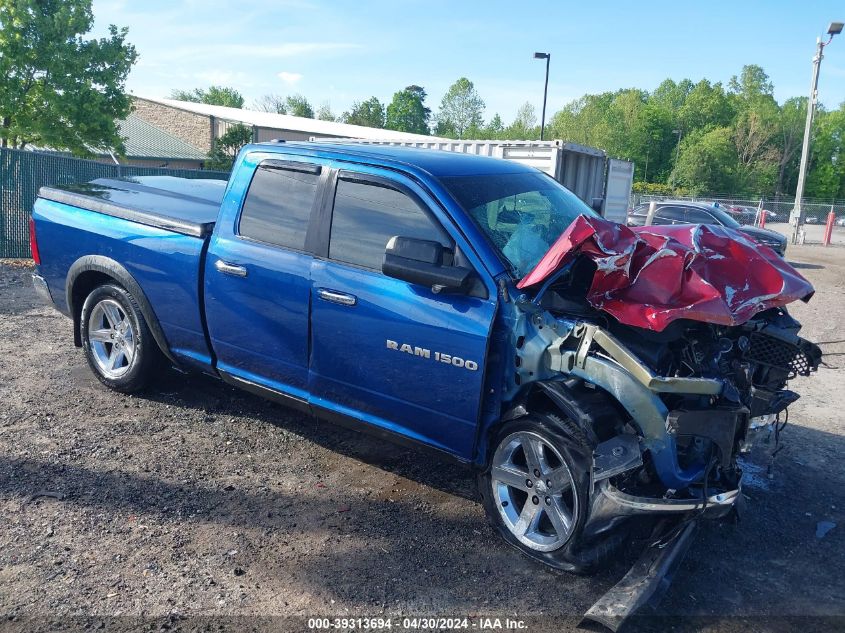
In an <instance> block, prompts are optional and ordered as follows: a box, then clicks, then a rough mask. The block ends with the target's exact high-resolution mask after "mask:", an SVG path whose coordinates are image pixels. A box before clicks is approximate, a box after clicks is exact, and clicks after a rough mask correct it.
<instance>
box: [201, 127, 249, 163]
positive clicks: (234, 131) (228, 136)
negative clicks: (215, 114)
mask: <svg viewBox="0 0 845 633" xmlns="http://www.w3.org/2000/svg"><path fill="white" fill-rule="evenodd" d="M251 142H252V128H251V127H249V126H247V125H240V124H237V125H230V126H229V129H227V130H226V132H224V133H223V134H222V135H221V136H219V137H218V138H216V139H214V145H213V147H212V148H211V151H210V152H209V153H208V160H207V161H205V167H206V169H215V170H220V171H227V170H229V169H232V164H233V163H234V161H235V157H236V156H237V155H238V152H239V151H240V150H241V148H242V147H243V146H244V145H246V144H247V143H251Z"/></svg>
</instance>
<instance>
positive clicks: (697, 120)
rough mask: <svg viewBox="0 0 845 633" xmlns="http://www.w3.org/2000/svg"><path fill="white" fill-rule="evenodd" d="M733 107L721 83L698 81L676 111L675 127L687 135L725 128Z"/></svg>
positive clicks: (729, 122)
mask: <svg viewBox="0 0 845 633" xmlns="http://www.w3.org/2000/svg"><path fill="white" fill-rule="evenodd" d="M734 115H735V111H734V107H733V105H732V104H731V101H730V99H729V98H728V95H727V94H726V93H725V90H724V88H722V84H721V83H715V84H711V83H710V82H709V81H707V80H706V79H702V80H701V81H699V82H698V83H697V84H695V86H693V87H692V89H691V90H690V91H689V93H688V94H687V96H686V99H684V102H683V104H682V105H681V107H680V108H678V110H677V125H678V126H679V127H680V129H682V130H683V131H684V133H685V134H689V133H691V132H692V131H694V130H705V129H709V128H714V127H725V126H729V125H730V124H731V121H732V120H733V118H734Z"/></svg>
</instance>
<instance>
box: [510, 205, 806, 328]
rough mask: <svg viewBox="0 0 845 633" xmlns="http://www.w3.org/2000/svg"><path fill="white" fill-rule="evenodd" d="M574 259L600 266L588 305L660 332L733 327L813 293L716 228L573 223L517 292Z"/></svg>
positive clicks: (764, 253) (766, 255) (782, 267)
mask: <svg viewBox="0 0 845 633" xmlns="http://www.w3.org/2000/svg"><path fill="white" fill-rule="evenodd" d="M578 255H586V256H587V257H589V258H590V259H592V260H593V261H594V262H595V263H596V265H597V266H598V270H597V271H596V273H595V275H594V276H593V283H592V286H591V287H590V290H589V292H588V293H587V300H588V301H589V302H590V305H592V306H593V307H594V308H597V309H599V310H604V311H605V312H607V313H609V314H610V315H612V316H613V317H615V318H616V319H617V320H618V321H620V322H621V323H625V324H627V325H633V326H636V327H641V328H645V329H648V330H654V331H656V332H660V331H661V330H663V329H665V328H666V326H668V325H669V324H670V323H671V322H672V321H674V320H675V319H694V320H696V321H705V322H708V323H717V324H720V325H739V324H740V323H744V322H745V321H747V320H748V319H750V318H751V317H752V316H754V315H755V314H756V313H758V312H760V311H762V310H767V309H768V308H772V307H775V306H782V305H785V304H787V303H791V302H792V301H795V300H796V299H803V300H804V301H807V300H809V298H810V297H811V296H812V295H813V292H814V290H813V286H812V285H811V284H810V282H808V281H807V280H806V279H804V277H802V276H801V274H800V273H799V272H798V271H796V270H795V269H794V268H793V267H792V266H790V265H789V264H787V263H786V262H785V261H784V260H783V259H781V258H780V257H778V255H777V254H776V253H775V252H774V251H773V250H771V249H770V248H768V247H767V246H762V245H760V244H756V243H754V242H752V241H750V240H749V239H748V238H747V237H745V236H744V235H742V234H741V233H739V232H737V231H734V230H732V229H728V228H725V227H722V226H713V225H702V224H680V225H673V226H642V227H633V228H629V227H627V226H624V225H621V224H615V223H613V222H608V221H607V220H604V219H602V218H595V217H587V216H584V215H582V216H579V217H578V218H576V219H575V221H574V222H572V224H570V225H569V227H568V228H567V229H566V231H564V233H563V234H562V235H561V236H560V237H559V238H558V240H557V241H556V242H555V243H554V244H553V245H552V247H551V248H550V249H549V250H548V252H547V253H546V254H545V255H544V256H543V259H541V260H540V263H538V264H537V265H536V266H535V267H534V269H533V270H532V271H531V272H530V273H528V275H526V276H525V277H523V279H522V280H521V281H520V282H519V284H517V287H518V288H527V287H529V286H534V285H536V284H538V283H541V282H542V281H544V280H545V279H547V278H548V277H549V276H550V275H552V274H554V273H555V272H556V271H558V270H560V269H561V268H562V267H563V266H564V265H566V264H567V263H568V262H570V261H572V260H573V259H574V258H575V257H576V256H578Z"/></svg>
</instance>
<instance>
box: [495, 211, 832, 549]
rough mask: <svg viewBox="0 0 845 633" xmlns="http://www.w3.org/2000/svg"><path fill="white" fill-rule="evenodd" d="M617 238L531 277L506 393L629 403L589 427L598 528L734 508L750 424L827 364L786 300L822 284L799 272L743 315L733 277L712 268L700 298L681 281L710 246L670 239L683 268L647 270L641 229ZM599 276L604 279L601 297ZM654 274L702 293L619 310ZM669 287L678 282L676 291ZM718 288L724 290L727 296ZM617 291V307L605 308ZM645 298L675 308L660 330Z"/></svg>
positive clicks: (590, 521) (575, 251) (592, 516)
mask: <svg viewBox="0 0 845 633" xmlns="http://www.w3.org/2000/svg"><path fill="white" fill-rule="evenodd" d="M574 224H575V223H574ZM593 224H596V222H595V221H594V220H593ZM571 228H574V229H576V230H577V227H574V226H573V227H571ZM592 228H593V229H595V227H592ZM613 230H614V231H616V229H613ZM687 230H688V229H687ZM567 233H569V231H568V232H567ZM654 235H656V234H654ZM565 237H566V234H565V235H564V236H563V237H562V238H561V240H564V238H565ZM602 237H604V241H602ZM609 237H610V236H608V235H607V234H606V235H604V236H601V235H599V236H597V237H595V236H594V241H593V244H598V246H597V247H596V248H595V249H594V251H592V252H591V250H590V249H589V248H583V243H584V242H583V241H582V242H581V243H580V246H575V247H573V246H572V244H571V243H569V244H567V249H568V250H567V252H565V253H563V255H562V256H561V253H558V254H557V255H558V257H557V261H556V262H555V263H554V265H552V266H547V270H546V271H545V273H544V274H543V275H535V276H534V278H533V281H532V284H533V287H532V284H520V287H523V288H525V287H526V286H528V287H529V288H530V290H529V292H526V293H525V294H523V295H521V296H520V297H519V298H518V299H517V300H516V301H515V306H514V307H515V308H516V316H515V318H514V321H513V322H514V327H513V336H514V339H513V342H514V347H515V355H514V364H513V367H512V369H511V371H512V375H511V376H510V377H509V378H508V380H509V383H510V385H511V387H510V389H509V391H510V393H509V394H507V395H508V396H510V397H512V398H514V399H517V400H518V394H520V393H525V392H526V388H527V386H528V385H531V384H532V383H538V384H542V385H543V388H544V389H545V390H546V391H548V392H551V393H552V394H553V395H554V392H557V395H558V397H560V398H561V399H565V398H567V397H569V396H568V395H567V394H571V393H573V392H575V391H577V390H579V389H581V390H583V389H592V390H596V391H599V392H601V393H603V394H605V395H606V396H607V398H608V399H609V401H611V402H612V403H613V406H614V407H615V408H616V410H617V411H618V416H617V417H616V419H615V420H613V421H612V422H605V423H603V424H601V425H598V427H597V428H591V429H589V431H590V433H591V436H592V437H593V439H594V451H593V455H592V468H591V473H590V500H589V512H588V515H587V518H586V524H585V536H587V537H588V538H591V537H599V536H600V535H602V534H605V533H607V532H609V531H611V530H612V529H613V528H614V527H616V526H617V525H619V524H621V523H624V522H625V521H626V520H628V519H629V518H631V517H634V516H637V515H676V516H679V517H683V516H689V515H692V514H696V515H701V516H708V517H719V516H724V515H726V514H728V513H729V512H730V511H731V510H732V508H733V507H734V506H735V505H736V504H737V503H738V501H739V500H740V498H741V494H740V485H741V478H742V472H741V470H740V467H739V465H738V461H737V460H738V457H739V456H740V454H741V453H742V452H743V451H744V450H745V449H746V448H747V446H748V445H749V441H750V434H751V430H752V429H753V428H754V427H755V426H759V425H760V424H761V423H766V422H770V421H774V420H775V419H777V417H778V416H779V415H780V414H781V413H782V412H783V411H784V410H785V409H786V408H787V407H788V406H789V405H790V404H791V403H793V402H794V401H795V400H797V399H798V397H799V396H798V394H797V393H795V392H793V391H790V390H788V389H787V385H788V381H789V380H791V379H792V378H795V377H797V376H807V375H809V374H810V373H811V372H813V371H815V370H816V369H817V368H818V365H819V363H820V361H821V351H820V350H819V348H818V346H816V345H814V344H813V343H811V342H809V341H807V340H805V339H803V338H801V337H800V336H798V331H799V329H800V324H799V323H798V322H797V321H796V320H795V319H793V318H792V317H790V316H789V314H788V313H787V311H786V309H785V307H783V303H787V302H789V301H791V300H794V296H792V295H795V294H797V295H798V296H809V295H810V294H811V293H812V287H810V286H809V284H806V287H801V285H800V284H799V283H798V281H803V278H801V277H800V275H798V273H797V272H794V271H793V272H794V275H795V276H797V277H795V278H794V279H793V280H792V281H791V283H792V287H791V289H790V293H791V294H790V293H787V292H784V293H783V294H782V295H781V296H780V297H774V296H768V295H766V296H765V297H764V296H763V295H762V294H761V295H758V300H756V301H753V298H752V301H751V303H752V304H753V305H755V306H756V312H755V311H753V310H751V311H749V310H747V309H746V308H747V306H748V305H750V304H749V301H748V298H747V297H745V298H744V299H743V307H742V310H743V313H742V315H741V316H739V311H738V310H735V309H733V308H735V307H736V305H738V304H735V305H731V300H732V299H733V298H734V296H733V295H734V294H735V292H734V291H732V290H731V287H730V283H729V280H726V279H724V278H722V279H720V278H719V277H718V276H717V275H714V274H712V269H711V271H710V274H709V275H705V274H701V275H700V279H699V280H700V281H702V282H703V285H702V288H704V290H703V291H702V295H701V300H700V301H698V303H696V296H695V293H694V292H691V290H690V288H689V287H683V286H684V283H685V281H686V282H688V281H689V275H688V274H687V273H688V272H689V268H690V267H691V266H692V265H697V266H698V267H699V273H701V271H702V270H704V269H705V262H702V261H701V259H697V258H700V257H705V256H709V257H712V256H713V255H714V253H706V252H703V251H704V249H702V248H701V246H700V244H695V243H692V244H691V245H690V246H688V247H684V246H683V245H681V246H680V247H679V246H678V244H677V243H674V244H670V243H669V242H670V239H666V240H665V241H664V242H663V244H662V247H661V248H663V249H664V250H666V249H667V248H668V249H670V250H671V249H674V254H673V255H668V256H667V255H662V256H660V257H661V258H662V257H667V258H668V257H680V258H681V259H682V265H681V268H680V269H679V271H680V272H679V277H677V278H674V277H670V278H666V277H665V276H664V277H663V278H655V277H652V278H649V275H648V273H649V270H648V267H649V265H650V264H651V263H654V262H655V261H656V258H655V257H654V256H653V254H654V253H653V252H651V253H650V252H649V251H648V249H643V248H642V243H641V242H642V241H641V240H638V239H636V237H635V239H634V240H632V241H631V244H633V246H632V247H631V248H630V249H629V250H627V251H626V250H624V249H619V248H613V247H612V245H611V240H610V239H609ZM663 237H664V238H665V237H666V236H663ZM694 241H695V237H694V236H693V242H694ZM685 248H688V249H690V250H691V251H693V255H692V256H690V255H689V253H687V252H684V249H685ZM552 250H554V249H552ZM595 251H598V253H597V252H595ZM551 252H552V251H550V253H551ZM654 252H656V251H654ZM735 254H736V252H735V251H734V255H735ZM638 258H639V260H638ZM547 259H549V258H548V257H547V258H544V261H545V260H547ZM657 259H659V258H657ZM717 259H718V255H717ZM683 261H685V262H686V264H683ZM609 262H611V263H609ZM638 262H639V263H638ZM546 263H547V264H548V262H546ZM542 265H543V262H541V264H540V265H538V268H539V267H541V266H542ZM734 265H736V262H735V264H734ZM776 265H778V266H779V265H780V264H776ZM614 266H621V267H624V268H625V275H622V276H620V275H616V273H617V272H618V270H617V269H614V268H613V267H614ZM784 266H787V265H786V264H784ZM603 273H604V274H603ZM532 274H533V273H532ZM602 274H603V277H602ZM685 274H687V276H686V277H684V275H685ZM767 274H768V271H767ZM790 274H792V273H790ZM614 275H616V277H615V281H614V283H615V284H616V288H615V290H618V291H619V292H616V294H615V296H614V292H613V290H614V288H610V289H608V288H607V287H606V285H607V280H608V277H613V276H614ZM529 277H531V275H529ZM597 280H598V283H599V285H600V284H601V283H602V282H604V283H605V288H604V289H603V290H602V292H601V293H599V295H600V296H599V297H598V298H595V297H594V296H592V297H591V294H592V295H595V292H594V291H595V287H596V285H597ZM733 281H734V282H735V281H736V280H733ZM755 281H759V276H757V277H755V276H754V274H747V273H746V277H745V279H744V280H743V281H742V283H743V284H744V286H740V287H743V290H744V291H745V292H746V294H749V293H753V290H754V284H755ZM766 283H772V282H771V279H769V278H767V279H766ZM804 283H806V282H804ZM655 284H662V285H663V287H662V288H661V289H660V290H659V291H660V292H663V293H664V294H665V293H666V292H669V294H672V293H673V292H674V293H675V294H676V295H678V294H683V293H684V292H686V295H687V296H686V297H685V299H684V300H685V301H688V302H689V301H690V297H692V303H690V304H688V305H686V306H685V305H679V304H678V303H677V302H676V303H675V304H671V303H663V304H661V305H659V306H655V305H654V304H649V305H641V306H639V307H640V308H641V310H640V311H639V312H637V311H635V310H633V308H634V307H636V306H635V305H634V304H629V305H627V306H624V309H621V310H620V309H618V308H619V307H620V305H622V302H621V300H620V297H623V296H624V293H626V292H627V293H630V294H631V295H634V296H635V295H637V294H638V293H639V294H642V293H643V292H644V290H645V292H654V290H653V288H649V286H650V285H651V286H654V285H655ZM671 284H676V285H678V288H674V289H673V288H671V287H669V288H667V285H668V286H671ZM786 285H787V284H786V282H784V283H783V286H784V288H785V287H786ZM714 289H715V290H716V291H717V293H718V294H719V295H720V296H721V298H722V304H721V305H719V306H718V307H714V305H715V304H714V302H713V300H712V299H713V297H712V294H714V293H711V290H714ZM706 293H710V294H709V295H707V294H706ZM802 293H803V294H802ZM769 294H771V293H769ZM705 295H706V296H705ZM591 299H592V300H591ZM609 302H613V303H614V305H615V307H616V308H617V310H616V311H615V314H614V313H611V310H608V309H607V304H608V303H609ZM647 308H650V309H651V311H652V313H654V314H660V315H661V318H663V319H664V321H663V322H662V323H661V327H660V329H658V328H657V327H653V324H654V320H653V319H649V318H648V317H647V315H645V313H646V312H647ZM708 310H710V311H711V312H712V314H713V316H712V318H708V313H707V311H708ZM631 315H634V316H631ZM667 315H669V316H668V317H667ZM687 315H694V317H695V318H688V316H687ZM625 321H628V322H625Z"/></svg>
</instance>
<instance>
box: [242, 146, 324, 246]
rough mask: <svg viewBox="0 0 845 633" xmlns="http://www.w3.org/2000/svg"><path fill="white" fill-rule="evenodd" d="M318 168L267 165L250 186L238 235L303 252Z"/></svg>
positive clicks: (318, 172) (314, 196)
mask: <svg viewBox="0 0 845 633" xmlns="http://www.w3.org/2000/svg"><path fill="white" fill-rule="evenodd" d="M319 179H320V167H319V166H317V165H308V164H304V163H303V164H302V165H301V166H299V165H291V164H289V163H282V162H281V161H268V162H267V163H262V164H261V165H259V166H258V169H256V171H255V175H254V176H253V178H252V182H251V183H250V185H249V191H247V194H246V199H245V200H244V205H243V210H242V211H241V218H240V223H239V225H238V234H239V235H241V236H242V237H247V238H249V239H253V240H256V241H259V242H265V243H267V244H273V245H275V246H283V247H285V248H290V249H293V250H298V251H301V250H304V249H305V235H306V233H307V232H308V221H309V218H310V217H311V208H312V207H313V206H314V200H315V199H316V197H317V186H318V183H319Z"/></svg>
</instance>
